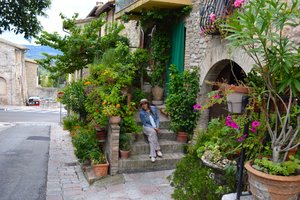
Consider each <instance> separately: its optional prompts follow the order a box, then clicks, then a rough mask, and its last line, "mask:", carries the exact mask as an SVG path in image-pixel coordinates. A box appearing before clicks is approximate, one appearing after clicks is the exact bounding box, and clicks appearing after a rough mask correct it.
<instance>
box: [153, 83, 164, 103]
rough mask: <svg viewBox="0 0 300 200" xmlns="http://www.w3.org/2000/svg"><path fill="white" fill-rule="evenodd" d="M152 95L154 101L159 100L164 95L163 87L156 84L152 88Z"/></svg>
mask: <svg viewBox="0 0 300 200" xmlns="http://www.w3.org/2000/svg"><path fill="white" fill-rule="evenodd" d="M152 95H153V100H154V101H161V100H162V99H163V96H164V89H163V88H162V87H159V86H157V85H156V86H154V87H153V88H152Z"/></svg>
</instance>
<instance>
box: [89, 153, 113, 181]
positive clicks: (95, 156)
mask: <svg viewBox="0 0 300 200" xmlns="http://www.w3.org/2000/svg"><path fill="white" fill-rule="evenodd" d="M89 156H90V160H91V163H92V167H93V170H94V172H95V175H96V176H101V177H104V176H107V174H108V166H109V163H108V161H107V159H106V157H105V154H104V153H103V152H102V151H101V150H100V149H98V148H95V149H92V150H91V151H90V153H89Z"/></svg>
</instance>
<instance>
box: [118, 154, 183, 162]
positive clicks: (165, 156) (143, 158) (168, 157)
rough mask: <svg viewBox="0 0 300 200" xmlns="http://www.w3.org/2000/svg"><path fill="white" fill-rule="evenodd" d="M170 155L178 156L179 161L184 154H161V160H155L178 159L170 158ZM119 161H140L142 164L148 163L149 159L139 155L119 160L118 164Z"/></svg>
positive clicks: (147, 155)
mask: <svg viewBox="0 0 300 200" xmlns="http://www.w3.org/2000/svg"><path fill="white" fill-rule="evenodd" d="M171 155H173V156H174V155H175V156H178V158H179V159H181V158H183V157H184V156H185V154H184V153H183V152H178V153H165V154H164V153H163V156H162V157H161V158H160V157H157V160H173V159H178V158H172V157H173V156H171ZM120 161H125V162H130V161H141V162H144V161H150V157H149V154H139V155H132V156H129V158H126V159H123V158H120V159H119V162H120Z"/></svg>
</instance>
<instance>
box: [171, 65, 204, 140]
mask: <svg viewBox="0 0 300 200" xmlns="http://www.w3.org/2000/svg"><path fill="white" fill-rule="evenodd" d="M198 93H199V74H198V71H197V70H196V69H195V70H193V71H184V72H182V73H180V72H179V71H178V69H177V68H176V66H175V65H171V66H170V83H169V95H168V97H167V99H166V108H167V112H168V113H169V114H170V117H171V124H170V126H171V129H172V130H173V131H174V132H178V131H184V132H187V133H189V134H190V136H191V135H192V134H193V130H194V128H195V127H196V124H197V120H198V118H199V116H200V115H199V114H200V112H195V111H194V107H193V106H194V105H195V104H196V99H197V95H198Z"/></svg>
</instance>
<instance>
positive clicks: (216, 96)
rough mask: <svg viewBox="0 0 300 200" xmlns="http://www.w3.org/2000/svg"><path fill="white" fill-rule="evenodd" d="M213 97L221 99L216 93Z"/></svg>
mask: <svg viewBox="0 0 300 200" xmlns="http://www.w3.org/2000/svg"><path fill="white" fill-rule="evenodd" d="M213 98H214V99H220V98H221V97H220V95H219V94H215V95H214V96H213Z"/></svg>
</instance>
